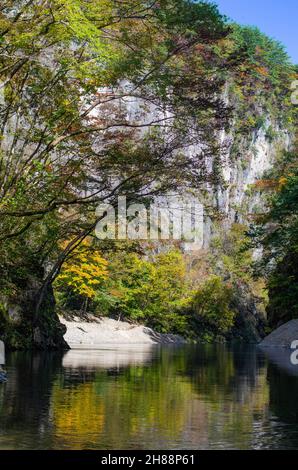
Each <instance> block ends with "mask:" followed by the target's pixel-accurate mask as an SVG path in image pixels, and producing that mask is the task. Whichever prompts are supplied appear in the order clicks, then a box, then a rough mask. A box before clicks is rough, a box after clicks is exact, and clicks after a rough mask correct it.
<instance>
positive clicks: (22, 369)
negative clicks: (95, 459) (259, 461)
mask: <svg viewBox="0 0 298 470" xmlns="http://www.w3.org/2000/svg"><path fill="white" fill-rule="evenodd" d="M7 368H8V373H9V381H8V382H7V383H6V384H4V385H1V386H0V448H17V449H21V448H30V449H31V448H35V449H36V448H41V449H42V448H46V449H52V448H57V449H67V448H71V449H84V448H93V449H128V448H139V449H140V448H141V449H142V448H144V449H180V448H181V449H185V448H189V449H191V448H193V449H208V448H234V449H235V448H237V449H247V448H296V449H297V448H298V423H297V418H298V408H297V404H296V401H297V396H298V393H297V392H298V377H297V376H294V375H290V374H289V373H288V372H287V371H286V370H283V369H281V368H280V367H278V365H276V363H274V362H272V361H271V360H270V357H268V355H267V356H266V355H265V354H264V353H263V352H262V351H260V350H258V349H257V348H254V347H250V348H247V347H237V348H235V347H234V348H232V347H229V346H223V345H218V346H214V345H206V346H180V347H177V348H176V347H173V346H172V347H171V346H167V347H160V346H159V347H158V346H156V347H155V346H151V345H148V346H146V347H145V348H140V346H138V347H137V348H130V349H124V350H123V348H116V349H115V348H114V347H113V348H112V349H104V350H100V351H86V350H77V351H69V352H67V353H66V354H64V355H61V354H38V355H31V354H20V353H13V354H10V355H8V358H7Z"/></svg>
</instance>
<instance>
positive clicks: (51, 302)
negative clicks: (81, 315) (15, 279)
mask: <svg viewBox="0 0 298 470" xmlns="http://www.w3.org/2000/svg"><path fill="white" fill-rule="evenodd" d="M40 286H41V280H40V279H38V277H37V275H36V276H34V277H33V276H32V277H31V278H28V279H27V280H26V284H25V285H24V286H23V289H22V290H20V291H19V292H18V294H17V295H16V296H15V297H14V298H10V299H0V338H1V339H3V340H4V342H5V345H6V346H7V348H8V349H39V350H44V349H68V346H67V343H66V342H65V340H64V338H63V335H64V334H65V331H66V329H65V326H64V325H62V324H61V323H60V321H59V317H58V315H57V314H56V312H55V298H54V294H53V290H52V288H49V289H48V291H47V292H46V295H45V296H44V301H43V303H42V305H41V308H40V312H39V314H38V315H37V316H36V318H35V302H36V293H37V292H38V291H39V289H40Z"/></svg>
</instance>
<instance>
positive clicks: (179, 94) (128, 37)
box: [0, 0, 226, 312]
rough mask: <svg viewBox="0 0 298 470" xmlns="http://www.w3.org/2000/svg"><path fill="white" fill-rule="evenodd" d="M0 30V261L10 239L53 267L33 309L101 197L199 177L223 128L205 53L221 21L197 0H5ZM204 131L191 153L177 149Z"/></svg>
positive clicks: (157, 189) (86, 229)
mask: <svg viewBox="0 0 298 470" xmlns="http://www.w3.org/2000/svg"><path fill="white" fill-rule="evenodd" d="M181 8H182V9H183V12H184V16H183V18H181V16H180V12H181ZM29 24H30V28H28V25H29ZM0 35H1V43H0V61H1V91H2V100H1V104H0V119H1V162H0V194H1V202H0V239H1V241H2V258H3V260H5V259H8V258H9V253H10V252H11V251H12V250H11V248H12V246H13V247H14V249H16V245H17V244H20V252H21V247H22V246H24V245H25V246H26V247H27V249H28V250H29V251H30V252H31V251H32V252H33V253H34V259H35V263H36V264H39V265H43V264H44V262H45V261H47V262H49V263H50V264H51V269H50V270H49V271H48V273H47V275H46V276H45V278H44V282H43V285H42V287H41V289H40V292H39V295H37V300H36V310H37V312H38V310H39V307H40V305H41V304H42V299H43V297H44V295H45V293H46V291H47V289H48V287H49V286H50V284H51V283H52V282H53V281H54V279H55V278H56V277H57V275H58V274H59V271H60V269H61V268H62V265H63V262H64V261H65V260H66V259H67V257H68V256H69V255H70V254H71V252H72V251H73V250H75V249H76V248H77V246H78V245H79V244H80V243H81V242H82V241H83V240H84V239H85V238H86V237H88V236H89V235H90V234H91V233H92V231H93V229H94V226H95V224H96V222H97V220H96V216H95V207H96V205H97V204H98V203H99V202H102V201H105V202H110V203H112V204H114V203H115V201H116V199H117V196H118V195H119V194H121V193H122V194H123V193H125V194H126V195H127V198H128V202H130V201H134V200H140V198H146V197H150V196H152V195H155V194H160V193H163V192H164V191H165V190H167V189H172V188H177V187H178V186H185V185H192V184H193V183H195V184H196V185H200V184H201V182H202V179H205V174H204V177H203V178H202V162H203V161H204V159H205V158H207V157H208V156H211V155H213V154H214V152H217V151H218V145H217V144H216V143H215V142H216V139H215V138H214V137H215V132H216V131H217V130H218V129H220V128H222V127H223V126H224V125H225V124H226V121H225V120H224V119H223V118H225V117H226V113H225V105H224V104H223V102H222V100H221V99H220V98H219V97H220V91H221V88H222V81H221V80H218V79H217V78H216V73H215V64H216V63H217V62H221V59H220V58H219V57H218V56H217V54H216V52H215V51H214V45H215V44H216V42H217V41H218V40H219V38H221V37H223V36H225V35H226V27H225V25H224V22H223V19H222V17H221V16H220V15H219V13H218V11H217V8H216V7H215V6H212V5H209V4H206V3H204V2H199V3H198V4H193V3H192V2H188V1H184V0H179V1H178V2H177V1H173V0H163V1H162V2H155V1H153V2H151V3H150V4H148V2H139V1H138V2H137V1H135V0H129V1H127V2H112V1H110V0H100V1H91V2H90V1H86V0H76V1H69V0H66V1H61V0H52V1H50V0H38V1H37V0H27V1H19V2H12V1H11V0H4V2H2V7H1V11H0ZM198 51H199V56H198V55H197V53H198ZM210 58H212V60H210ZM198 67H199V68H200V73H197V72H198ZM204 71H205V72H206V74H204V73H203V72H204ZM127 84H129V85H127ZM128 99H135V100H139V102H140V107H142V106H145V105H146V106H147V107H148V106H149V108H150V107H152V106H153V107H154V109H155V110H156V112H155V113H154V117H150V113H147V114H146V113H145V117H144V119H143V121H140V120H139V119H138V120H136V119H134V118H129V117H127V112H126V109H127V108H126V107H125V101H127V100H128ZM212 135H213V136H214V137H212ZM204 137H205V141H206V145H205V147H204V149H203V148H202V150H201V154H200V155H197V156H196V157H195V158H190V156H189V153H187V152H184V149H185V148H188V147H189V146H190V145H192V144H194V143H195V142H197V141H199V140H200V141H202V140H204ZM211 177H212V176H211V175H210V178H211ZM49 226H50V227H51V237H50V240H48V239H47V235H46V233H45V232H46V230H47V228H48V227H49ZM64 240H69V243H68V245H67V246H64V245H63V249H61V246H62V245H61V242H63V241H64ZM4 264H5V263H4ZM9 264H13V260H11V259H10V260H9ZM4 269H5V270H7V269H8V268H6V267H4Z"/></svg>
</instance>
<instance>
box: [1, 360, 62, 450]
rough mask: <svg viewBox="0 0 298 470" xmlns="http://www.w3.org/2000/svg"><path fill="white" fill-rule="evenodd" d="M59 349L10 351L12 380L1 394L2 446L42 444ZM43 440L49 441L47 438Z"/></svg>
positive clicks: (8, 363) (9, 362)
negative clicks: (55, 351) (52, 351)
mask: <svg viewBox="0 0 298 470" xmlns="http://www.w3.org/2000/svg"><path fill="white" fill-rule="evenodd" d="M61 356H62V355H61V354H60V353H47V354H46V353H44V354H31V353H11V354H10V355H9V356H8V361H7V368H8V373H9V380H8V382H7V383H5V385H4V386H3V387H1V389H2V394H1V398H0V400H1V401H0V423H1V425H0V447H1V446H6V447H7V446H9V447H11V448H21V447H23V445H24V446H26V447H30V446H32V447H38V446H39V445H40V447H42V445H41V443H42V441H43V439H46V437H47V436H46V429H47V428H48V422H49V414H48V411H49V404H50V396H51V390H52V386H53V382H54V380H55V376H56V375H57V373H58V371H59V368H60V367H61ZM44 444H46V443H45V442H44Z"/></svg>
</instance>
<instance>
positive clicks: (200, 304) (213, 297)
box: [191, 275, 235, 335]
mask: <svg viewBox="0 0 298 470" xmlns="http://www.w3.org/2000/svg"><path fill="white" fill-rule="evenodd" d="M232 295H233V290H232V287H231V285H227V284H225V283H224V282H223V281H222V279H221V278H220V277H219V276H214V275H213V276H210V277H209V278H208V279H207V280H206V281H205V282H204V283H203V284H202V286H201V287H200V288H199V289H198V290H197V291H196V293H195V295H194V298H193V300H192V307H191V308H192V311H193V313H194V315H195V320H196V321H198V322H199V324H201V328H202V330H203V331H205V330H207V331H210V332H211V333H212V334H213V335H214V334H215V335H223V334H225V333H227V332H228V331H229V330H230V329H231V328H232V326H233V324H234V317H235V313H234V312H233V311H232V310H231V309H230V303H231V300H232Z"/></svg>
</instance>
